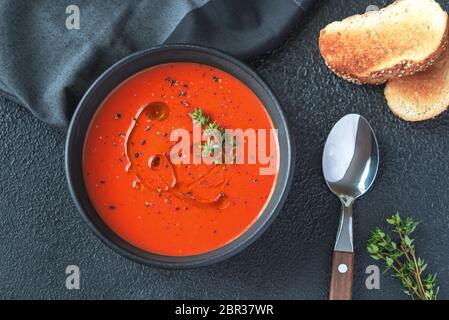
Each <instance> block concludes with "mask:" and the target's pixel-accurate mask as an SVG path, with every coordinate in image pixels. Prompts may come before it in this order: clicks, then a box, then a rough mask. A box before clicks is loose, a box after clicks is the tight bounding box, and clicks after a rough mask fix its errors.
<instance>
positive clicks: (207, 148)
mask: <svg viewBox="0 0 449 320" xmlns="http://www.w3.org/2000/svg"><path fill="white" fill-rule="evenodd" d="M189 115H190V117H191V118H192V119H193V121H194V122H195V123H198V124H200V125H202V126H204V130H206V131H207V130H218V131H219V132H220V134H221V141H222V145H225V143H226V134H225V129H224V128H222V127H221V126H220V123H219V122H217V121H213V122H211V120H210V117H209V116H206V115H205V114H204V112H203V110H202V109H201V108H195V111H194V112H193V113H189ZM236 145H237V138H236V137H235V136H234V137H233V140H232V146H233V148H235V147H236ZM217 148H219V145H218V144H217V143H216V142H214V141H213V139H211V137H208V138H207V141H206V142H205V143H203V144H202V145H201V152H202V153H203V154H204V155H213V153H214V152H215V150H216V149H217Z"/></svg>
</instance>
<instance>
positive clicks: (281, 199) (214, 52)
mask: <svg viewBox="0 0 449 320" xmlns="http://www.w3.org/2000/svg"><path fill="white" fill-rule="evenodd" d="M173 50H175V51H177V50H189V51H191V52H196V53H201V54H206V55H208V56H214V57H215V58H218V59H222V60H224V61H227V62H228V63H230V64H231V65H234V67H237V68H238V69H240V70H241V71H242V72H243V73H245V74H246V75H248V76H249V77H250V78H252V79H254V80H255V81H256V82H257V85H258V86H260V87H261V89H262V90H263V91H264V93H265V94H267V96H268V97H269V98H270V100H271V101H272V103H271V107H272V108H274V109H275V111H276V112H277V116H278V118H279V122H280V123H281V124H282V126H283V130H284V131H285V137H284V139H285V143H286V150H285V151H286V154H285V155H282V154H281V151H282V150H280V151H279V152H280V155H281V156H282V158H281V161H282V159H283V158H286V160H287V162H286V166H285V167H283V168H281V170H285V171H286V172H285V174H286V177H285V179H284V181H278V180H279V176H278V179H277V181H276V183H275V185H274V188H273V191H272V194H271V196H270V199H269V200H268V202H267V205H266V206H265V208H264V211H265V210H267V207H268V204H270V203H273V209H272V210H271V213H269V215H268V217H267V218H266V219H265V220H264V221H263V222H262V224H261V225H260V226H258V227H257V229H254V230H252V234H250V235H249V236H247V237H246V239H243V242H242V241H240V243H237V242H238V240H240V239H242V237H243V236H245V235H246V234H248V233H249V232H250V230H251V229H252V228H253V227H255V225H256V224H257V222H258V221H259V220H260V219H261V217H262V215H263V214H264V213H265V212H262V213H261V214H260V215H259V217H258V218H257V219H256V220H255V221H254V222H253V223H252V225H250V226H249V227H248V229H246V230H245V231H244V232H243V233H242V234H240V235H239V236H238V237H236V238H235V239H234V240H232V241H231V242H229V243H228V244H226V245H224V246H222V247H219V248H217V249H214V250H212V251H208V252H205V253H201V254H198V255H193V256H173V257H172V256H163V255H159V254H155V253H151V252H149V251H147V250H144V249H140V248H138V247H136V246H134V245H132V244H130V243H129V242H127V241H126V240H125V239H123V238H121V237H120V236H118V235H117V234H116V233H115V232H114V231H113V230H112V229H110V228H109V227H108V226H107V225H106V223H104V224H105V225H106V226H107V228H109V230H110V232H111V233H112V234H115V238H118V239H119V240H121V241H122V242H124V243H126V244H127V247H132V248H134V249H135V250H137V251H141V252H142V253H146V254H147V255H150V256H154V257H164V258H175V259H174V261H172V262H167V261H160V260H157V259H151V258H149V257H144V256H141V255H137V254H135V253H133V252H131V251H130V250H129V249H126V248H124V247H122V246H120V245H119V244H117V243H116V242H115V241H114V240H112V239H110V238H109V237H108V236H106V235H105V234H103V232H102V231H101V230H100V229H99V227H98V226H97V225H96V224H95V223H94V221H93V220H92V217H91V216H90V215H89V214H88V212H87V210H86V208H85V207H84V206H83V204H82V201H81V197H82V196H83V195H81V194H79V192H78V191H77V185H76V183H75V181H74V177H73V172H72V164H73V161H74V160H75V157H76V156H77V155H76V154H73V151H72V148H74V147H73V145H74V144H75V139H76V138H77V135H76V129H77V128H76V126H77V124H78V122H79V121H80V117H81V115H82V113H83V111H84V109H85V108H86V106H88V104H86V101H88V100H89V98H90V97H91V96H92V95H93V94H95V93H96V91H97V90H98V88H99V87H100V86H101V85H102V84H103V81H105V80H106V79H107V78H108V77H111V76H112V75H114V74H115V73H116V72H117V70H119V69H120V68H121V67H123V66H124V65H126V64H129V63H133V61H135V60H137V59H138V58H142V57H143V56H147V55H151V54H154V53H160V52H164V51H167V52H170V51H173ZM186 62H188V61H187V60H186ZM166 63H169V62H166ZM160 64H161V63H159V64H154V65H153V66H156V65H160ZM150 67H151V66H149V67H148V68H150ZM141 70H145V69H141ZM223 71H225V72H227V73H230V72H229V71H227V70H223ZM131 76H132V75H129V76H126V77H124V78H123V79H122V80H121V81H122V82H123V81H125V80H126V79H128V78H129V77H131ZM234 76H235V75H234ZM235 77H236V78H237V79H239V80H240V81H242V82H243V83H244V84H245V85H247V86H248V87H250V86H249V84H248V83H247V82H245V81H243V80H242V79H240V78H239V77H237V76H235ZM250 89H251V91H253V89H252V88H251V87H250ZM111 90H113V89H111ZM253 92H254V91H253ZM254 93H255V94H256V92H254ZM256 95H257V94H256ZM258 98H259V99H261V98H260V97H259V96H258ZM103 99H104V98H103ZM262 102H263V105H264V107H265V109H266V111H267V113H268V114H269V115H270V117H271V118H273V110H269V107H267V106H266V105H265V103H264V101H262ZM98 107H99V106H97V107H96V109H95V111H96V110H98ZM91 119H92V118H90V120H91ZM272 120H273V119H272ZM273 121H274V120H273ZM277 129H279V128H277ZM86 131H87V130H86ZM83 139H85V132H84V133H83ZM278 140H280V138H279V137H278ZM279 143H280V141H279ZM295 154H296V152H295V145H294V140H293V139H292V136H291V131H290V129H289V125H288V121H287V118H286V116H285V114H284V112H283V110H282V108H281V105H280V103H279V101H278V99H277V97H276V95H275V94H274V93H273V91H272V90H271V88H270V87H269V86H268V84H267V83H266V82H265V81H264V80H263V79H262V78H261V77H260V76H259V75H258V74H257V73H256V72H255V71H254V70H253V69H252V68H251V67H249V66H248V65H246V64H245V63H244V62H242V61H240V60H238V59H237V58H234V57H233V56H231V55H230V54H228V53H225V52H223V51H220V50H218V49H215V48H209V47H205V46H198V45H192V44H164V45H159V46H154V47H151V48H149V49H145V50H142V51H138V52H136V53H133V54H131V55H128V56H126V57H124V58H123V59H121V60H119V61H118V62H116V63H114V64H113V65H112V66H111V67H109V68H108V69H107V70H106V71H104V72H103V73H102V74H101V75H100V76H99V77H98V78H97V79H96V80H95V81H94V82H93V83H92V84H91V85H90V86H89V88H88V90H87V91H86V92H85V94H84V95H83V97H82V99H81V100H80V102H79V103H78V105H77V107H76V109H75V112H74V114H73V116H72V119H71V121H70V126H69V129H68V132H67V139H66V144H65V173H66V178H67V182H68V187H69V191H70V194H71V197H72V199H73V201H74V202H75V205H76V208H77V209H78V211H79V213H80V214H81V216H82V217H83V220H84V221H85V222H86V223H87V225H88V226H89V228H90V229H91V230H92V231H93V233H94V234H95V235H96V236H97V237H98V238H99V239H100V240H101V241H102V242H103V243H105V244H106V245H107V246H108V247H109V248H111V249H113V251H115V252H117V253H119V254H120V255H122V256H124V257H126V258H128V259H130V260H132V261H135V262H138V263H141V264H145V265H150V266H156V267H162V268H166V269H186V268H193V267H201V266H207V265H210V264H213V263H217V262H220V261H223V260H225V259H227V258H230V257H231V256H234V255H236V254H238V253H239V252H241V251H243V250H244V249H245V248H247V247H248V246H249V245H251V244H252V243H254V242H255V241H256V240H257V239H258V238H259V237H260V236H261V235H262V234H263V233H264V232H265V230H266V229H267V228H268V227H269V226H270V225H271V224H272V222H273V221H274V219H275V218H276V217H277V215H278V214H279V212H280V210H281V208H282V206H283V205H284V203H285V201H286V199H287V196H288V193H289V190H290V188H291V185H292V180H293V176H294V169H295V165H294V163H295ZM79 157H82V153H81V155H78V159H79ZM80 161H82V158H81V160H80ZM81 180H82V184H83V187H84V178H82V177H81ZM280 183H282V185H279V184H280ZM277 188H281V189H279V192H280V193H279V196H278V197H276V198H275V197H274V193H275V190H276V189H277ZM84 193H85V194H84V197H86V198H87V201H88V202H90V199H89V196H88V194H87V191H86V190H85V187H84ZM94 211H95V212H96V210H95V209H94ZM97 215H98V213H97ZM100 219H101V218H100ZM234 243H235V244H234ZM231 244H234V246H232V247H231V246H230V245H231ZM226 248H228V249H227V250H226ZM217 251H219V253H218V254H214V253H216V252H217ZM193 257H196V258H197V259H200V260H198V261H192V260H189V258H193ZM176 258H177V259H176ZM201 258H202V259H201ZM175 260H177V261H175Z"/></svg>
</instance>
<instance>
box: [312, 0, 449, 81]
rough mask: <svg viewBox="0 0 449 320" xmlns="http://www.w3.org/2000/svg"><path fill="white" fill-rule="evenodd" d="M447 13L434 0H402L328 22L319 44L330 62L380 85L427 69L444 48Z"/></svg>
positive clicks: (343, 73) (359, 78)
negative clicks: (377, 9) (378, 8)
mask: <svg viewBox="0 0 449 320" xmlns="http://www.w3.org/2000/svg"><path fill="white" fill-rule="evenodd" d="M447 37H448V16H447V13H446V12H445V11H444V10H443V9H442V8H441V7H440V5H439V4H438V3H437V2H435V1H434V0H397V1H396V2H394V3H393V4H391V5H389V6H387V7H385V8H383V9H381V10H380V11H370V12H367V13H365V14H361V15H355V16H352V17H349V18H346V19H344V20H342V21H338V22H333V23H331V24H329V25H327V26H326V27H325V28H324V29H323V30H321V33H320V39H319V47H320V51H321V55H322V56H323V58H324V60H325V62H326V64H327V66H328V67H329V68H330V69H331V70H332V71H333V72H335V73H336V74H337V75H339V76H341V77H342V78H344V79H346V80H349V81H352V82H355V83H358V84H362V83H365V84H380V83H384V82H386V81H388V80H391V79H396V78H400V77H403V76H406V75H411V74H413V73H415V72H418V71H423V70H425V69H427V68H428V67H429V66H430V65H431V64H432V63H433V62H434V61H435V60H436V59H437V58H438V57H439V56H440V54H441V53H442V52H443V51H444V49H445V46H446V43H447Z"/></svg>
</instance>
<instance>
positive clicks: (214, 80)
mask: <svg viewBox="0 0 449 320" xmlns="http://www.w3.org/2000/svg"><path fill="white" fill-rule="evenodd" d="M212 81H213V82H220V78H219V77H217V76H213V77H212Z"/></svg>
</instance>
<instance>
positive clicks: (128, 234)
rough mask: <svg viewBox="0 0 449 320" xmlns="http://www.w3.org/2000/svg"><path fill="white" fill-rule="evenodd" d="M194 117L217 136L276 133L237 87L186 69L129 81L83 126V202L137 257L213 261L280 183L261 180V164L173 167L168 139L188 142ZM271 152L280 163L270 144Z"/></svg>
mask: <svg viewBox="0 0 449 320" xmlns="http://www.w3.org/2000/svg"><path fill="white" fill-rule="evenodd" d="M198 112H200V113H201V114H202V116H203V118H202V119H203V124H205V125H212V126H216V127H218V128H220V130H222V129H223V128H240V129H242V130H246V129H248V128H252V129H265V130H270V129H273V123H272V121H271V119H270V117H269V114H268V113H267V111H266V110H265V108H264V106H263V104H262V102H261V101H260V100H259V98H258V97H257V96H256V95H255V94H254V93H253V92H252V91H251V90H250V89H249V88H248V87H247V86H246V85H245V84H244V83H242V82H241V81H240V80H238V79H237V78H235V77H234V76H232V75H230V74H228V73H226V72H224V71H222V70H219V69H217V68H213V67H210V66H207V65H202V64H196V63H187V62H186V63H184V62H182V63H181V62H177V63H168V64H162V65H158V66H155V67H152V68H149V69H146V70H144V71H142V72H140V73H138V74H136V75H134V76H132V77H131V78H129V79H127V80H126V81H124V82H123V83H122V84H120V85H119V86H118V87H117V88H116V89H114V90H113V91H112V92H111V93H110V94H109V95H108V97H107V98H106V99H105V100H104V101H103V102H102V104H101V106H100V107H99V109H98V111H97V112H96V114H95V115H94V117H93V119H92V121H91V123H90V126H89V130H88V132H87V135H86V140H85V144H84V152H83V175H84V181H85V186H86V189H87V192H88V195H89V198H90V200H91V202H92V204H93V206H94V208H95V209H96V211H97V212H98V214H99V215H100V217H101V218H102V219H103V220H104V222H105V223H106V224H107V225H108V226H109V227H110V228H111V229H112V230H113V231H114V232H115V233H116V234H117V235H118V236H120V237H121V238H123V239H124V240H126V241H127V242H129V243H131V244H132V245H134V246H136V247H139V248H141V249H143V250H146V251H149V252H152V253H156V254H161V255H168V256H189V255H195V254H201V253H205V252H209V251H212V250H214V249H217V248H220V247H222V246H224V245H226V244H228V243H230V242H231V241H232V240H234V239H236V238H237V237H239V236H240V235H241V234H242V233H244V232H245V231H246V230H247V229H248V228H249V227H250V226H251V225H252V224H253V223H254V222H255V221H256V220H257V219H258V217H259V216H260V214H261V213H262V211H263V209H264V208H265V206H266V205H267V203H268V201H269V199H270V196H271V193H272V191H273V189H274V185H275V183H276V179H277V173H274V174H270V175H261V174H260V168H261V167H263V165H262V164H259V163H251V164H249V163H243V164H236V163H230V164H220V163H209V164H206V163H199V164H185V163H180V164H174V163H173V162H172V161H171V158H170V157H169V154H170V150H171V148H172V147H173V146H174V145H175V144H176V142H175V141H171V134H172V132H173V130H175V129H178V128H182V129H185V130H187V132H189V133H192V132H193V126H194V124H193V121H192V118H195V115H196V116H198ZM197 120H198V119H197ZM194 147H195V146H193V147H192V148H194ZM197 147H198V146H197ZM200 147H203V146H200ZM275 149H276V150H274V155H275V157H276V159H277V160H279V159H278V158H279V152H278V146H277V141H276V148H275ZM271 152H272V154H273V150H271Z"/></svg>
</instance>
